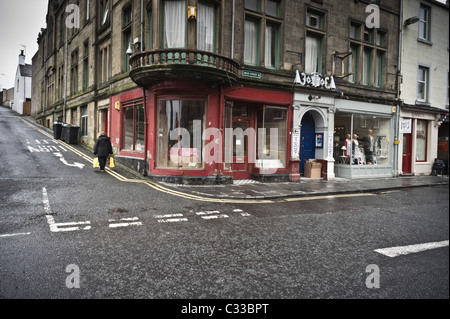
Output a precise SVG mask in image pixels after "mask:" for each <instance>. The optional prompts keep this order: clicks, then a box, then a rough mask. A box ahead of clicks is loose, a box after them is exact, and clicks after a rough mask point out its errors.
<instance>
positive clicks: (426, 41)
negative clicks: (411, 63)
mask: <svg viewBox="0 0 450 319" xmlns="http://www.w3.org/2000/svg"><path fill="white" fill-rule="evenodd" d="M417 42H422V43H423V44H428V45H433V42H432V41H430V40H427V39H422V38H417Z"/></svg>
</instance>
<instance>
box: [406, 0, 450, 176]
mask: <svg viewBox="0 0 450 319" xmlns="http://www.w3.org/2000/svg"><path fill="white" fill-rule="evenodd" d="M402 4H403V7H402V16H403V17H402V20H403V24H402V25H401V28H402V50H401V76H402V81H401V85H400V98H401V99H402V106H401V109H400V111H401V112H400V124H401V131H400V149H401V150H402V152H401V154H400V155H401V156H399V158H398V162H399V163H398V165H399V171H400V173H401V174H403V175H408V174H413V175H429V174H430V173H431V171H432V167H433V163H434V161H435V159H436V158H440V159H445V160H447V161H448V135H449V134H448V131H449V129H448V106H449V102H448V100H449V90H448V85H449V53H448V50H449V22H448V21H449V19H448V14H449V12H448V9H449V8H448V3H446V4H445V3H442V1H441V2H439V1H433V0H431V1H420V0H404V1H403V2H402Z"/></svg>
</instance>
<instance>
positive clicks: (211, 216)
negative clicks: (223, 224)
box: [202, 214, 230, 220]
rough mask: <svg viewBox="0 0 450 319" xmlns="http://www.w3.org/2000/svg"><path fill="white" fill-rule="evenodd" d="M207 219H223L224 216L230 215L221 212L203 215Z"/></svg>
mask: <svg viewBox="0 0 450 319" xmlns="http://www.w3.org/2000/svg"><path fill="white" fill-rule="evenodd" d="M202 218H203V219H205V220H211V219H222V218H230V216H228V215H225V214H221V215H209V216H202Z"/></svg>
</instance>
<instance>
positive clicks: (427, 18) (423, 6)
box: [417, 2, 432, 44]
mask: <svg viewBox="0 0 450 319" xmlns="http://www.w3.org/2000/svg"><path fill="white" fill-rule="evenodd" d="M422 9H425V10H426V11H425V15H426V16H425V20H423V19H422V18H421V13H422ZM431 17H432V7H431V6H430V5H428V4H426V3H424V2H420V4H419V26H418V34H417V41H419V42H424V43H427V44H432V42H431V25H432V21H431ZM422 25H424V26H425V28H426V29H425V35H424V36H421V27H422Z"/></svg>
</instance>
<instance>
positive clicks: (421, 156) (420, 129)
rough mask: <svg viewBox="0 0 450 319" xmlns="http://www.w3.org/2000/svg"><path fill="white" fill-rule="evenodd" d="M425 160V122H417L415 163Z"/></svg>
mask: <svg viewBox="0 0 450 319" xmlns="http://www.w3.org/2000/svg"><path fill="white" fill-rule="evenodd" d="M426 160H427V121H424V120H417V128H416V161H417V162H426Z"/></svg>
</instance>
